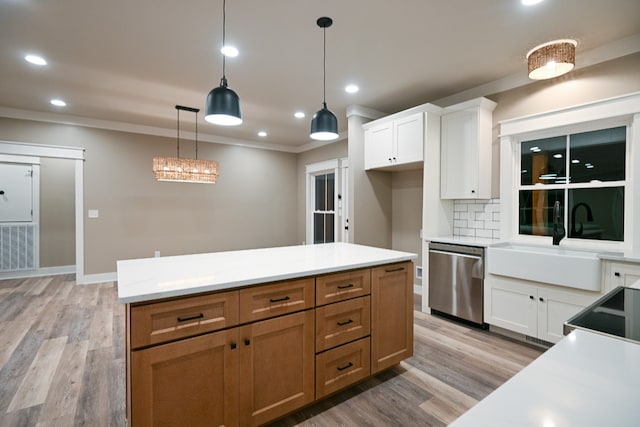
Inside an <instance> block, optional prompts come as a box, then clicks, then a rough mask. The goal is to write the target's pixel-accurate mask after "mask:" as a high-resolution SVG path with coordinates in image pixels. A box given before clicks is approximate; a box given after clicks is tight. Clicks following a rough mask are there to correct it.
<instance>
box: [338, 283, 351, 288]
mask: <svg viewBox="0 0 640 427" xmlns="http://www.w3.org/2000/svg"><path fill="white" fill-rule="evenodd" d="M349 288H353V283H349V284H348V285H338V289H349Z"/></svg>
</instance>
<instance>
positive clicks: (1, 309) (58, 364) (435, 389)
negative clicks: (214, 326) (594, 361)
mask: <svg viewBox="0 0 640 427" xmlns="http://www.w3.org/2000/svg"><path fill="white" fill-rule="evenodd" d="M116 293H117V292H116V286H115V284H114V283H113V282H109V283H103V284H99V285H76V283H75V281H74V279H73V276H51V277H42V278H29V279H12V280H3V281H0V426H2V427H13V426H38V427H40V426H42V427H44V426H56V427H58V426H59V427H65V426H114V427H119V426H125V425H126V422H125V384H124V383H125V379H124V375H125V359H124V355H125V351H124V306H123V305H121V304H119V303H118V302H117V295H116ZM418 307H419V301H418V300H416V309H418ZM414 319H415V320H414V325H415V327H414V333H415V348H414V352H415V355H414V356H413V357H412V358H410V359H408V360H406V361H404V362H402V363H401V364H400V365H398V366H395V367H393V368H391V369H389V370H387V371H385V372H383V373H381V374H379V375H377V376H375V377H373V378H370V379H368V380H366V381H363V382H361V383H359V384H357V385H356V386H354V387H352V388H350V389H348V390H345V391H343V392H340V393H338V394H336V395H334V396H332V397H330V398H328V399H325V400H323V401H321V402H319V403H317V404H315V405H312V406H309V407H307V408H304V409H302V410H301V411H299V412H296V413H294V414H292V415H290V416H288V417H286V418H283V419H281V420H279V421H277V422H275V423H273V424H272V426H296V425H299V426H314V427H315V426H317V427H321V426H332V427H333V426H407V425H420V426H445V425H447V424H448V423H450V422H451V421H453V420H454V419H455V418H457V417H458V416H459V415H460V414H462V413H463V412H464V411H466V410H467V409H468V408H470V407H471V406H473V405H474V404H475V403H476V402H477V401H478V400H480V399H482V398H483V397H484V396H486V395H487V394H489V393H490V392H491V391H492V390H494V389H495V388H496V387H498V386H499V385H500V384H502V383H503V382H504V381H506V380H507V379H508V378H510V377H511V376H513V375H514V374H515V373H516V372H518V371H519V370H520V369H522V368H523V367H524V366H526V365H527V364H529V363H530V362H531V361H532V360H533V359H535V358H536V357H537V356H538V355H540V354H541V353H542V350H541V349H538V348H536V347H532V346H529V345H527V344H523V343H518V342H514V341H511V340H507V339H504V338H502V337H500V336H497V335H495V334H492V333H489V332H487V331H482V330H479V329H476V328H470V327H467V326H465V325H461V324H459V323H454V322H451V321H449V320H445V319H441V318H438V317H435V316H430V315H427V314H424V313H421V312H419V311H416V312H415V316H414Z"/></svg>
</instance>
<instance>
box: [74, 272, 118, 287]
mask: <svg viewBox="0 0 640 427" xmlns="http://www.w3.org/2000/svg"><path fill="white" fill-rule="evenodd" d="M116 280H118V273H116V272H113V273H98V274H85V275H84V276H82V277H76V284H78V285H94V284H96V283H104V282H115V281H116Z"/></svg>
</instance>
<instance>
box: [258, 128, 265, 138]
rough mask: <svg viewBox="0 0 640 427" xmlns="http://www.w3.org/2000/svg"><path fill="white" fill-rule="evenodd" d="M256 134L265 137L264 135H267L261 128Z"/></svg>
mask: <svg viewBox="0 0 640 427" xmlns="http://www.w3.org/2000/svg"><path fill="white" fill-rule="evenodd" d="M258 136H261V137H265V136H267V133H266V132H265V131H263V130H261V131H260V132H258Z"/></svg>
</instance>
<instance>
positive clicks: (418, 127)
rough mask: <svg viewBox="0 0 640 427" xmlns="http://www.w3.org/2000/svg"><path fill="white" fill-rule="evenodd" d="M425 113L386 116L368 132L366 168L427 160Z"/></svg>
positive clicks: (418, 162) (365, 157)
mask: <svg viewBox="0 0 640 427" xmlns="http://www.w3.org/2000/svg"><path fill="white" fill-rule="evenodd" d="M423 116H424V115H423V113H421V112H420V113H414V114H411V115H409V116H407V117H402V118H397V119H387V118H383V119H380V120H377V121H376V124H375V125H373V126H371V127H369V128H368V129H366V130H365V132H364V167H365V169H367V170H369V169H378V168H385V169H386V168H391V169H393V168H398V167H399V166H407V165H411V164H415V165H416V166H418V167H421V163H422V161H423V160H424V156H423V144H424V119H423Z"/></svg>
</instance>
